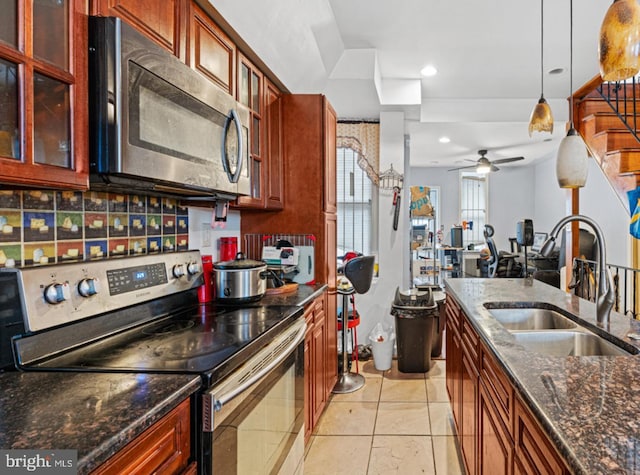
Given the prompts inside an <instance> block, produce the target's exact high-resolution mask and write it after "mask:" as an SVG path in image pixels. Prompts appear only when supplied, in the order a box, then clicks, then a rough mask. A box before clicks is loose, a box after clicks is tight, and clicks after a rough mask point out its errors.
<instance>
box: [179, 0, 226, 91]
mask: <svg viewBox="0 0 640 475" xmlns="http://www.w3.org/2000/svg"><path fill="white" fill-rule="evenodd" d="M187 56H188V61H187V62H188V64H189V66H191V67H192V68H193V69H195V70H196V71H199V72H200V73H202V74H203V75H204V76H206V77H207V78H208V79H209V80H210V81H211V82H213V83H214V84H215V85H217V86H218V87H220V88H221V89H222V90H223V91H225V92H227V93H228V94H231V95H232V96H235V94H236V84H235V81H236V45H235V44H234V43H233V41H231V39H230V38H229V37H228V36H227V35H226V34H225V32H224V31H222V29H220V28H219V27H218V25H216V23H214V22H213V20H212V19H211V18H210V17H209V15H208V14H207V13H206V12H205V11H204V10H202V8H200V7H199V6H198V5H197V4H196V3H195V2H194V1H192V2H191V3H190V4H189V45H188V48H187Z"/></svg>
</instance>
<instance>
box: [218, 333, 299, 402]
mask: <svg viewBox="0 0 640 475" xmlns="http://www.w3.org/2000/svg"><path fill="white" fill-rule="evenodd" d="M306 330H307V328H306V325H303V326H302V327H300V330H298V333H296V336H295V338H294V339H293V340H292V341H291V342H290V343H289V345H287V347H286V348H285V349H284V350H281V351H280V352H279V353H278V355H277V356H275V357H274V359H273V360H271V361H270V362H269V363H268V364H267V365H266V366H264V367H263V368H262V369H261V370H260V371H259V372H257V373H255V374H253V375H252V376H251V377H250V378H248V379H247V380H245V381H244V382H243V383H242V384H240V385H238V386H235V387H234V388H232V389H231V390H230V391H228V392H226V393H224V394H222V395H216V401H215V406H214V409H215V410H216V411H220V410H221V409H222V406H224V405H225V404H226V403H228V402H229V401H231V400H232V399H233V398H234V397H236V396H237V395H238V394H240V393H241V392H243V391H245V390H246V389H247V388H249V387H251V386H252V385H253V384H254V383H256V382H257V381H260V380H261V379H262V378H263V377H265V376H266V375H267V374H269V373H270V372H271V370H272V369H273V368H275V367H276V366H278V365H279V364H280V363H282V362H283V361H284V360H285V359H286V358H287V357H288V356H289V355H290V354H291V352H292V351H293V350H294V349H295V348H296V347H297V346H298V345H299V344H300V342H301V341H302V340H304V334H305V333H306Z"/></svg>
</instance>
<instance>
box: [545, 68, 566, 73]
mask: <svg viewBox="0 0 640 475" xmlns="http://www.w3.org/2000/svg"><path fill="white" fill-rule="evenodd" d="M562 73H564V68H553V69H550V70H549V73H548V74H562Z"/></svg>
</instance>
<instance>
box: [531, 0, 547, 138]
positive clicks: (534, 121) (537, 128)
mask: <svg viewBox="0 0 640 475" xmlns="http://www.w3.org/2000/svg"><path fill="white" fill-rule="evenodd" d="M540 84H541V86H540V87H541V92H540V100H539V101H538V103H537V104H536V106H535V107H534V108H533V111H532V112H531V118H530V119H529V137H531V136H532V135H533V132H549V133H550V134H552V133H553V114H552V113H551V107H549V104H548V103H547V101H546V99H545V98H544V0H540Z"/></svg>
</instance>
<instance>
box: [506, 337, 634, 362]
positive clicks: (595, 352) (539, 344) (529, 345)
mask: <svg viewBox="0 0 640 475" xmlns="http://www.w3.org/2000/svg"><path fill="white" fill-rule="evenodd" d="M513 337H514V338H515V339H516V341H517V342H518V343H519V344H521V345H522V346H524V347H525V348H526V349H527V350H529V351H533V352H536V353H541V354H544V355H547V356H562V357H564V356H629V355H631V353H630V352H628V351H625V350H623V349H622V348H620V347H618V346H616V345H615V344H613V343H611V342H609V341H607V340H605V339H604V338H601V337H599V336H598V335H595V334H593V333H589V332H586V331H557V330H552V331H534V332H517V333H513Z"/></svg>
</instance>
